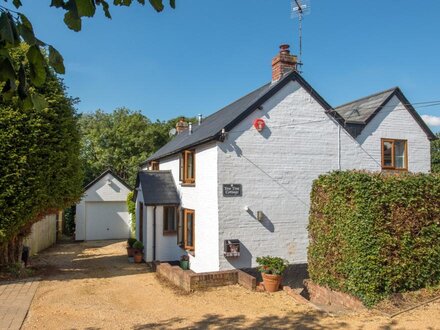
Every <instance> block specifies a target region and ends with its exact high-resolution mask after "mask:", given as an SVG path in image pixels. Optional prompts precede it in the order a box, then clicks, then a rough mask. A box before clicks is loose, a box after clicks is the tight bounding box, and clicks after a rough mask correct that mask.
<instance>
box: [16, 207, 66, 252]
mask: <svg viewBox="0 0 440 330" xmlns="http://www.w3.org/2000/svg"><path fill="white" fill-rule="evenodd" d="M61 218H62V213H61V212H60V213H59V214H51V215H48V216H46V217H45V218H43V219H42V220H40V221H38V222H36V223H34V224H33V225H32V229H31V234H30V235H29V236H28V237H26V238H25V240H24V245H25V246H29V248H30V254H31V255H34V254H37V253H38V252H40V251H42V250H44V249H47V248H48V247H50V246H52V245H54V244H55V243H56V241H57V235H58V232H57V231H58V228H61V227H60V224H59V223H58V224H57V222H59V221H61V220H60V219H61Z"/></svg>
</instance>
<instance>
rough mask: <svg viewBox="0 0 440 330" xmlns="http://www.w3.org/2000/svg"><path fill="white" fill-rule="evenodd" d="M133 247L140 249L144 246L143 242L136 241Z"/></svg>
mask: <svg viewBox="0 0 440 330" xmlns="http://www.w3.org/2000/svg"><path fill="white" fill-rule="evenodd" d="M133 248H134V249H136V250H142V249H143V248H144V244H143V243H142V242H141V241H136V242H134V244H133Z"/></svg>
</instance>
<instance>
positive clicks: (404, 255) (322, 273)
mask: <svg viewBox="0 0 440 330" xmlns="http://www.w3.org/2000/svg"><path fill="white" fill-rule="evenodd" d="M309 236H310V245H309V249H308V259H309V273H310V277H311V279H312V280H313V281H314V282H316V283H317V284H320V285H326V286H329V287H330V288H332V289H335V290H340V291H343V292H346V293H349V294H352V295H354V296H356V297H358V298H360V299H361V300H362V301H363V302H364V303H365V305H367V306H371V305H373V304H375V303H377V302H378V301H379V300H381V299H383V298H384V297H386V296H387V295H389V294H392V293H395V292H403V291H408V290H415V289H419V288H422V287H426V286H432V285H436V284H438V283H440V175H433V174H402V175H383V174H380V173H374V174H373V173H367V172H354V171H346V172H333V173H330V174H327V175H322V176H320V177H319V178H318V179H317V180H315V182H314V184H313V188H312V193H311V209H310V221H309Z"/></svg>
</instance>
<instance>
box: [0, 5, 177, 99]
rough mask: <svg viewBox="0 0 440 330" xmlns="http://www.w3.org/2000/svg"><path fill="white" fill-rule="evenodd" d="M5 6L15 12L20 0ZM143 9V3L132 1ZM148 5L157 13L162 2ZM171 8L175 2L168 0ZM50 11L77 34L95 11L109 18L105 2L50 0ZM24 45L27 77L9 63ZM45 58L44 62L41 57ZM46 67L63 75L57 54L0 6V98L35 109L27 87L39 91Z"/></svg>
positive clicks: (19, 15)
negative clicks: (60, 13) (60, 15)
mask: <svg viewBox="0 0 440 330" xmlns="http://www.w3.org/2000/svg"><path fill="white" fill-rule="evenodd" d="M4 2H5V3H9V4H10V3H12V5H13V6H14V7H15V8H16V9H19V8H20V7H21V6H22V2H21V0H4ZM133 2H134V1H132V0H113V5H114V6H130V5H131V4H132V3H133ZM135 2H137V3H139V4H141V5H145V0H137V1H135ZM149 3H150V5H151V6H152V7H153V8H154V9H155V10H156V11H157V12H161V11H162V10H163V9H164V4H163V0H149ZM169 4H170V6H171V7H172V8H175V6H176V3H175V0H169ZM50 6H51V7H55V8H59V9H62V10H64V11H65V15H64V23H65V24H66V25H67V27H68V28H69V29H71V30H74V31H80V30H81V26H82V18H83V17H93V16H94V15H95V13H96V9H97V7H101V8H102V10H103V12H104V14H105V16H106V17H108V18H111V14H110V4H109V2H108V1H106V0H51V3H50ZM22 42H24V43H26V44H27V45H28V46H29V48H28V49H27V52H26V57H27V65H28V66H29V70H30V74H29V75H25V74H24V66H23V63H20V62H18V63H17V62H15V61H14V60H13V59H12V53H11V52H13V50H14V49H17V48H19V47H20V44H21V43H22ZM46 53H47V54H48V59H49V60H48V61H46V60H45V54H46ZM48 66H50V67H51V68H52V69H53V70H55V72H57V73H59V74H64V73H65V68H64V61H63V57H62V56H61V54H60V53H59V52H58V51H57V50H56V49H55V48H54V47H53V46H52V45H50V44H47V43H45V42H43V41H42V40H40V39H38V38H37V37H36V36H35V33H34V28H33V26H32V23H31V21H30V20H29V19H28V18H27V17H26V16H25V15H24V14H23V13H20V12H17V11H15V10H12V9H10V8H7V7H5V6H4V5H0V89H1V92H0V95H1V97H2V98H4V99H6V100H8V99H10V98H11V97H13V96H18V97H19V98H20V99H21V100H22V101H26V102H24V106H26V107H32V106H34V107H35V106H38V101H37V100H36V98H35V97H32V93H31V92H30V90H29V87H32V86H33V87H41V86H42V85H43V84H44V82H45V79H46V70H47V67H48Z"/></svg>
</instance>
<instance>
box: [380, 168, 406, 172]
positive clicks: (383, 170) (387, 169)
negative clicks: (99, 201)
mask: <svg viewBox="0 0 440 330" xmlns="http://www.w3.org/2000/svg"><path fill="white" fill-rule="evenodd" d="M382 172H408V169H407V168H392V167H382Z"/></svg>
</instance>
